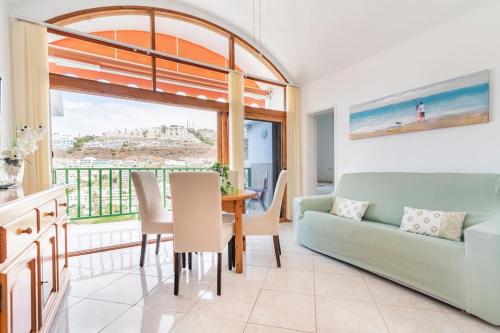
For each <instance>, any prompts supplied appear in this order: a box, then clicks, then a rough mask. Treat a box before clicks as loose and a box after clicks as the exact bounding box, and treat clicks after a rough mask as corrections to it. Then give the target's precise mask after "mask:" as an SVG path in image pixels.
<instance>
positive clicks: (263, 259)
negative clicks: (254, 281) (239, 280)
mask: <svg viewBox="0 0 500 333" xmlns="http://www.w3.org/2000/svg"><path fill="white" fill-rule="evenodd" d="M273 259H274V252H267V251H257V250H247V251H245V252H243V264H245V265H248V266H261V267H272V264H273Z"/></svg>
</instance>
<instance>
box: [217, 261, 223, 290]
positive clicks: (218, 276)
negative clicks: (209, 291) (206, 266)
mask: <svg viewBox="0 0 500 333" xmlns="http://www.w3.org/2000/svg"><path fill="white" fill-rule="evenodd" d="M221 276H222V253H220V252H219V253H217V295H218V296H220V294H221V288H220V285H221Z"/></svg>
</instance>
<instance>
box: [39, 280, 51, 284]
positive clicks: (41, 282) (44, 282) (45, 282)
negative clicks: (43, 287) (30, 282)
mask: <svg viewBox="0 0 500 333" xmlns="http://www.w3.org/2000/svg"><path fill="white" fill-rule="evenodd" d="M47 283H49V281H40V284H47Z"/></svg>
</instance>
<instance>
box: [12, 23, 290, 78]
mask: <svg viewBox="0 0 500 333" xmlns="http://www.w3.org/2000/svg"><path fill="white" fill-rule="evenodd" d="M13 18H14V19H16V20H19V21H24V22H28V23H32V24H36V25H39V26H42V27H46V28H47V29H51V30H53V31H57V32H61V33H66V34H71V35H75V36H79V37H83V38H86V39H91V40H94V41H96V42H101V43H106V44H111V45H115V46H117V47H120V48H126V49H131V50H134V51H140V53H145V54H146V55H152V56H157V57H159V58H167V60H171V61H174V62H180V63H184V64H187V65H192V66H194V67H203V68H206V69H209V70H210V69H212V70H214V71H217V72H223V73H226V74H228V73H230V72H239V71H234V70H231V69H228V68H224V67H219V66H215V65H210V64H206V63H203V62H198V61H195V60H191V59H187V58H183V57H178V56H174V55H171V54H167V53H163V52H159V51H156V50H153V49H149V48H143V47H140V46H136V45H131V44H128V43H123V42H120V41H116V40H112V39H107V38H103V37H99V36H96V35H92V34H89V33H86V32H82V31H78V30H74V29H68V28H65V27H62V26H59V25H56V24H52V23H47V22H43V21H37V20H33V19H30V18H27V17H22V16H13ZM242 74H243V76H244V78H246V79H254V80H256V81H262V82H265V83H269V84H273V85H278V86H282V87H286V86H287V84H285V83H283V82H280V81H277V80H273V79H267V78H264V77H261V76H258V75H252V74H247V73H242Z"/></svg>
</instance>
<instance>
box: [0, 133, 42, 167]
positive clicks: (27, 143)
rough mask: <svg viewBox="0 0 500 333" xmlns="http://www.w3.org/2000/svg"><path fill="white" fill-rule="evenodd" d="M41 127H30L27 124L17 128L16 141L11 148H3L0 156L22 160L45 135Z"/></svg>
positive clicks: (33, 150) (35, 147)
mask: <svg viewBox="0 0 500 333" xmlns="http://www.w3.org/2000/svg"><path fill="white" fill-rule="evenodd" d="M45 133H46V130H45V128H43V127H39V128H37V129H31V128H29V127H27V126H25V127H23V128H21V129H18V130H17V136H16V141H15V143H14V146H13V147H12V148H11V149H7V150H4V151H3V152H2V156H3V157H4V158H8V159H11V160H24V159H25V158H26V157H27V156H28V155H30V154H32V153H34V152H35V151H36V150H37V149H38V142H39V141H40V140H41V139H42V138H43V136H44V135H45Z"/></svg>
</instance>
